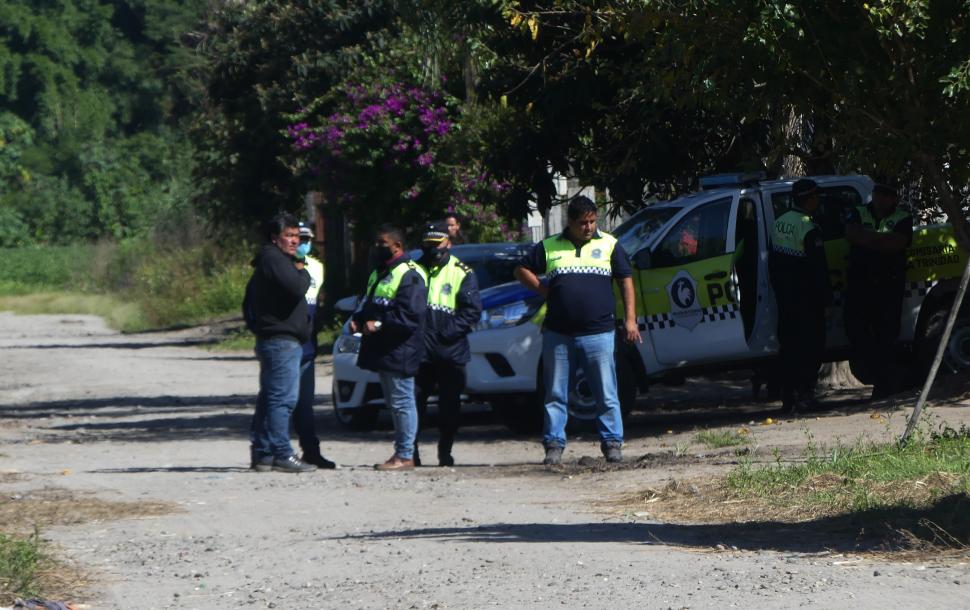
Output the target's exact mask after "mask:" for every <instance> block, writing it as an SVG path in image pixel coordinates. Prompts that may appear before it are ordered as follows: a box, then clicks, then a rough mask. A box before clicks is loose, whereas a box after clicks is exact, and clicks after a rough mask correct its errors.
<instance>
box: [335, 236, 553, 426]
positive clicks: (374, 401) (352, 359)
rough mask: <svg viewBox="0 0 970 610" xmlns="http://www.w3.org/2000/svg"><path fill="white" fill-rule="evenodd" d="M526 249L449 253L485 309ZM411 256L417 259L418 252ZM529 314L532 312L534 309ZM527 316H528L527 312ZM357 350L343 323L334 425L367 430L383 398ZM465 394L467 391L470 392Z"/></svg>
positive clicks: (475, 247)
mask: <svg viewBox="0 0 970 610" xmlns="http://www.w3.org/2000/svg"><path fill="white" fill-rule="evenodd" d="M530 246H531V245H530V244H468V245H461V246H454V247H453V248H452V252H453V253H454V255H455V256H457V257H458V258H459V259H460V260H461V261H462V262H464V263H465V264H467V265H469V266H470V267H471V268H472V269H474V270H475V276H476V278H477V279H478V284H479V289H480V290H481V291H482V297H483V305H484V306H485V307H489V305H490V304H491V302H492V301H490V300H489V299H488V298H487V295H488V289H489V287H491V286H494V285H495V284H504V283H508V282H509V281H510V280H511V279H512V270H513V269H514V268H515V266H516V265H517V264H518V262H519V260H521V258H522V257H523V256H524V255H525V254H526V252H528V251H529V248H530ZM411 254H412V256H413V257H414V258H417V257H418V256H419V255H420V252H412V253H411ZM357 304H358V298H357V297H347V298H346V299H342V300H341V301H339V302H338V303H337V309H338V310H340V311H343V312H345V313H349V312H351V311H353V310H354V309H356V307H357ZM536 307H538V305H536ZM532 313H535V310H533V311H532ZM489 314H491V315H498V314H497V312H495V311H491V312H490V311H486V312H485V313H483V320H485V319H486V318H487V316H488V315H489ZM529 315H530V316H531V313H530V314H529ZM493 322H494V320H493ZM483 324H484V326H483V328H484V327H489V328H491V327H492V325H491V324H488V323H485V322H483ZM475 334H477V333H472V336H474V335H475ZM359 350H360V337H359V336H355V335H352V334H350V332H349V329H348V327H347V325H346V324H345V325H344V328H343V332H342V333H341V335H340V336H339V337H338V338H337V341H336V342H335V343H334V346H333V388H332V393H333V405H334V411H335V413H336V416H337V421H338V422H340V423H341V424H343V425H344V426H346V427H348V428H353V429H369V428H372V427H373V426H374V425H375V423H376V422H377V417H378V415H379V412H380V409H381V408H382V407H383V406H384V399H383V393H382V392H381V386H380V383H379V382H378V379H377V374H376V373H373V372H371V371H365V370H363V369H361V368H360V367H358V366H357V352H358V351H359ZM469 373H471V372H470V371H469ZM468 377H469V380H471V378H472V375H471V374H469V376H468ZM522 381H523V380H518V382H517V383H518V384H520V383H522ZM471 387H473V386H472V384H471V383H470V384H469V388H471ZM503 387H508V388H510V389H513V388H516V387H518V385H517V384H505V386H503ZM469 392H471V390H470V389H469Z"/></svg>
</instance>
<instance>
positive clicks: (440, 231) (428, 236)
mask: <svg viewBox="0 0 970 610" xmlns="http://www.w3.org/2000/svg"><path fill="white" fill-rule="evenodd" d="M446 239H448V225H447V224H446V223H444V222H442V221H438V222H429V223H428V224H427V225H425V227H424V232H423V233H422V234H421V241H428V242H436V243H441V242H443V241H444V240H446Z"/></svg>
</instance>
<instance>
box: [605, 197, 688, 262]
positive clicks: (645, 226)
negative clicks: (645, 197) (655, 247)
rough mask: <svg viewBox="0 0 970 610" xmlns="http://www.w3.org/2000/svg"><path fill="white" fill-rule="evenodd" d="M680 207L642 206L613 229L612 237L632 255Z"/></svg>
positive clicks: (648, 240)
mask: <svg viewBox="0 0 970 610" xmlns="http://www.w3.org/2000/svg"><path fill="white" fill-rule="evenodd" d="M681 209H682V208H680V207H678V206H663V207H656V208H655V207H649V208H644V209H642V210H640V211H639V212H637V213H636V214H634V215H633V216H632V217H630V219H629V220H627V221H626V222H624V223H623V224H621V225H620V226H618V227H617V228H616V229H615V230H614V231H613V237H615V238H616V239H617V241H618V242H619V244H620V245H621V246H623V249H624V250H626V253H627V254H628V255H630V256H633V255H634V254H635V253H636V252H638V251H639V250H641V249H642V248H643V247H644V246H645V245H647V244H648V243H650V240H651V239H653V236H654V235H656V233H657V231H659V230H660V229H661V228H662V227H663V226H664V225H665V224H667V221H668V220H670V219H671V218H673V217H674V216H675V215H676V214H677V212H679V211H680V210H681Z"/></svg>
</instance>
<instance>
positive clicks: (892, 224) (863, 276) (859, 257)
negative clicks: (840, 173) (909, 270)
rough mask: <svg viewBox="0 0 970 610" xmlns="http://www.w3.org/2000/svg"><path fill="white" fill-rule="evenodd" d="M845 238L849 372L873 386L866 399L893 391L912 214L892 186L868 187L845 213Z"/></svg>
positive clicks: (876, 397)
mask: <svg viewBox="0 0 970 610" xmlns="http://www.w3.org/2000/svg"><path fill="white" fill-rule="evenodd" d="M845 222H846V225H845V237H846V239H847V240H848V241H849V244H850V247H849V268H848V274H847V278H846V279H847V281H846V299H845V331H846V334H847V335H848V337H849V342H850V343H851V345H852V352H853V353H852V359H853V361H854V362H853V370H860V369H861V372H862V375H861V377H862V378H863V380H864V381H865V382H866V383H872V384H873V386H874V387H873V390H872V398H873V399H879V398H884V397H886V396H888V395H890V394H892V393H894V392H895V391H896V389H897V384H896V378H897V377H898V374H897V373H898V371H896V370H894V368H895V367H894V366H893V356H894V354H895V344H896V338H897V337H898V336H899V326H900V323H901V319H902V314H903V293H904V292H905V290H906V249H907V248H909V246H910V244H911V243H912V242H913V217H912V216H911V215H910V214H909V212H908V211H906V210H904V209H901V208H900V207H899V196H898V195H897V193H896V190H895V189H894V188H892V187H890V186H887V185H885V184H877V185H875V187H873V189H872V200H871V201H870V203H869V204H868V205H863V206H859V207H857V208H854V209H852V210H850V211H849V212H848V214H847V215H846V221H845Z"/></svg>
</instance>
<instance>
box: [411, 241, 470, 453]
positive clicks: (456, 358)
mask: <svg viewBox="0 0 970 610" xmlns="http://www.w3.org/2000/svg"><path fill="white" fill-rule="evenodd" d="M420 263H421V265H422V266H423V267H424V269H425V273H426V274H427V276H428V312H427V325H426V326H425V329H424V346H425V356H424V361H423V362H422V363H421V367H420V368H419V369H418V376H417V378H416V381H417V388H418V396H417V398H418V416H419V426H418V427H419V428H420V427H421V426H420V422H421V421H423V420H424V418H425V411H426V408H427V403H428V396H429V395H430V394H431V393H432V392H433V391H434V390H435V389H436V388H437V390H438V465H439V466H454V464H455V460H454V458H453V457H452V455H451V448H452V446H453V445H454V442H455V434H456V433H457V432H458V418H459V414H460V411H461V393H462V391H463V390H464V389H465V364H467V363H468V361H469V360H471V350H470V349H469V347H468V333H470V332H471V331H472V330H474V329H475V325H476V324H478V321H479V319H480V318H481V315H482V300H481V298H480V297H479V295H478V280H477V279H476V277H475V272H474V271H472V269H471V267H469V266H468V265H466V264H465V263H463V262H461V261H460V260H458V258H457V257H456V256H454V255H453V254H451V239H450V237H449V232H448V225H447V224H446V223H444V222H437V223H431V224H429V225H428V226H427V227H425V230H424V234H423V235H422V239H421V260H420ZM415 455H417V451H415ZM415 461H416V462H417V461H418V460H417V459H416V460H415ZM417 465H418V466H420V463H418V464H417Z"/></svg>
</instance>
